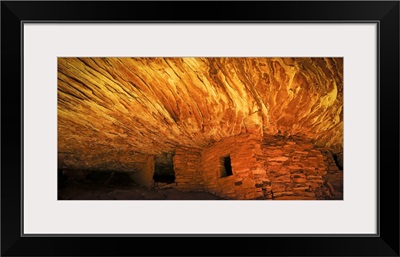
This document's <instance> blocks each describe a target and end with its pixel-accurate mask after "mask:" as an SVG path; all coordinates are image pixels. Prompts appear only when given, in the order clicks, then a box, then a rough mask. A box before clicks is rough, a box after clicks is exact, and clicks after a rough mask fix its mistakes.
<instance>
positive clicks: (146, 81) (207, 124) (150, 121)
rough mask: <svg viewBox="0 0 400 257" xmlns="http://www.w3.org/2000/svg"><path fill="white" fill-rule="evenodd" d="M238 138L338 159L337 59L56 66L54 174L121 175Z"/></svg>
mask: <svg viewBox="0 0 400 257" xmlns="http://www.w3.org/2000/svg"><path fill="white" fill-rule="evenodd" d="M243 133H249V134H253V135H254V136H255V137H263V136H265V135H279V136H286V137H289V136H292V135H296V136H301V137H304V138H307V139H310V140H312V141H313V142H314V143H315V144H316V145H318V146H321V147H325V148H328V149H331V150H332V151H333V152H339V153H340V152H342V148H343V59H342V58H258V57H257V58H247V57H246V58H231V57H229V58H228V57H227V58H197V57H196V58H58V151H59V166H63V167H74V166H76V167H92V168H100V169H118V170H129V169H130V167H131V165H133V163H134V162H135V160H134V158H132V156H135V154H137V153H143V154H150V155H156V156H157V155H161V154H162V153H167V152H173V151H174V149H176V147H178V146H184V147H188V148H196V149H199V148H203V147H205V146H207V145H210V144H212V143H213V142H217V141H220V140H221V139H223V138H227V137H231V136H236V135H239V134H243Z"/></svg>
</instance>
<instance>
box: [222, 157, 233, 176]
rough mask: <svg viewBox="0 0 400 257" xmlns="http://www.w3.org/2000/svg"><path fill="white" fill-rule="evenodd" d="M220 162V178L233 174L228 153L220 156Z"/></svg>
mask: <svg viewBox="0 0 400 257" xmlns="http://www.w3.org/2000/svg"><path fill="white" fill-rule="evenodd" d="M221 164H222V167H221V168H222V169H221V178H223V177H228V176H231V175H233V173H232V165H231V156H230V155H228V156H225V157H222V158H221Z"/></svg>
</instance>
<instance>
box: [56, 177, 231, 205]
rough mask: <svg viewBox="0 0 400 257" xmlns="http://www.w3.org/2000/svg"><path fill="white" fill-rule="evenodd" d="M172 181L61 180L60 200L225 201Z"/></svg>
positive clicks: (59, 187)
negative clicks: (150, 185) (184, 189)
mask: <svg viewBox="0 0 400 257" xmlns="http://www.w3.org/2000/svg"><path fill="white" fill-rule="evenodd" d="M173 186H174V184H173V183H156V184H155V187H153V188H151V189H149V188H145V187H142V186H139V185H136V184H134V183H132V182H130V181H128V180H125V182H124V180H123V178H122V177H118V176H114V177H113V179H112V180H111V181H110V180H108V179H107V178H103V177H100V176H99V175H96V177H90V176H89V177H86V179H83V180H77V179H67V178H64V179H63V180H61V181H59V185H58V200H223V199H222V198H219V197H217V196H215V195H212V194H210V193H207V192H180V191H177V190H176V189H174V188H173Z"/></svg>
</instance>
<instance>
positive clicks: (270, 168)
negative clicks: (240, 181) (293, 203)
mask: <svg viewBox="0 0 400 257" xmlns="http://www.w3.org/2000/svg"><path fill="white" fill-rule="evenodd" d="M262 151H263V155H262V156H263V159H264V168H265V170H266V171H267V173H269V175H270V179H271V187H270V188H267V198H270V199H274V200H316V199H332V193H331V189H330V188H329V186H328V184H327V174H328V171H329V172H331V170H333V169H334V170H335V171H332V172H331V173H335V172H338V168H337V167H336V165H335V163H334V160H333V157H332V155H331V154H330V153H329V151H327V150H325V149H321V148H318V147H316V146H314V144H312V143H311V142H309V141H307V140H304V139H302V138H298V137H291V138H284V137H266V138H265V139H264V142H263V145H262ZM336 182H337V184H338V185H340V184H342V183H343V177H342V181H340V179H339V180H336ZM332 190H333V187H332ZM338 198H340V195H339V194H338ZM335 199H337V198H335Z"/></svg>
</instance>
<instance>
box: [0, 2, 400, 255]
mask: <svg viewBox="0 0 400 257" xmlns="http://www.w3.org/2000/svg"><path fill="white" fill-rule="evenodd" d="M28 21H29V22H43V21H45V22H49V21H61V22H67V21H68V22H76V21H83V22H108V21H135V22H321V23H324V22H342V23H347V22H349V23H359V22H370V23H377V24H378V28H379V38H378V57H379V58H378V62H379V63H378V67H379V68H378V89H379V90H378V99H377V100H378V106H377V108H378V110H377V111H378V112H377V113H378V124H377V126H378V135H377V138H378V149H377V153H378V167H377V172H378V181H377V183H378V189H379V190H378V191H379V193H378V203H379V204H378V224H379V226H378V233H377V234H376V235H374V236H363V235H299V236H296V235H273V236H268V235H266V236H263V235H258V236H255V235H234V236H230V235H167V236H157V235H153V236H152V235H148V236H145V235H143V236H135V237H129V236H128V237H126V236H118V235H100V236H91V235H81V236H35V237H27V236H24V235H23V233H22V230H21V226H22V220H21V211H22V208H21V206H22V202H21V197H22V194H21V168H22V164H23V159H22V147H23V145H22V143H23V141H22V140H23V138H22V132H23V129H24V128H23V126H22V125H23V123H22V108H21V106H22V102H21V95H22V92H21V88H22V87H21V83H22V81H23V76H22V56H21V43H22V33H21V31H22V24H23V23H24V22H28ZM360 97H362V92H360ZM1 123H2V126H1V255H2V256H33V255H35V256H89V255H90V256H103V255H107V256H108V255H109V256H111V255H112V256H126V255H131V256H182V255H185V256H211V255H214V256H222V255H223V256H399V2H398V1H320V2H317V1H293V2H292V1H255V2H235V1H232V2H229V1H221V2H207V1H204V2H197V1H191V2H189V1H188V2H179V1H176V2H173V1H160V2H155V1H147V2H140V1H121V2H119V1H115V2H107V1H79V2H76V1H29V2H28V1H2V2H1ZM55 218H57V217H55ZM60 222H62V221H60ZM327 222H329V221H327ZM222 239H223V240H222ZM149 244H150V246H151V247H150V248H149V247H148V245H149ZM183 246H185V247H183ZM187 249H190V250H189V251H188V250H187Z"/></svg>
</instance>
